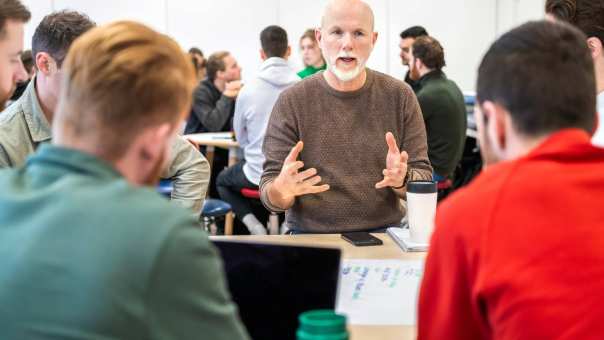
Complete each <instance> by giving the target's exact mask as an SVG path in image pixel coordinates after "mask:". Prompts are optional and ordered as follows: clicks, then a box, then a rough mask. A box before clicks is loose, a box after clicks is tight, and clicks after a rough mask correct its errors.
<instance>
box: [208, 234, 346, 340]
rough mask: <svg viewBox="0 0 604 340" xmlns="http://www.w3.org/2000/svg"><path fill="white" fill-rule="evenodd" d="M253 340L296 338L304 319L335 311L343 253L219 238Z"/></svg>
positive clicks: (233, 290)
mask: <svg viewBox="0 0 604 340" xmlns="http://www.w3.org/2000/svg"><path fill="white" fill-rule="evenodd" d="M213 243H214V245H215V246H216V247H217V248H218V250H219V252H220V254H221V256H222V260H223V263H224V269H225V273H226V277H227V282H228V286H229V290H230V292H231V296H232V298H233V300H234V301H235V303H236V304H237V305H238V306H239V315H240V317H241V320H242V321H243V323H244V325H245V326H246V328H247V330H248V332H249V334H250V336H251V337H252V339H263V340H270V339H278V340H287V339H292V340H295V339H296V330H297V329H298V316H299V315H300V314H301V313H302V312H305V311H308V310H313V309H334V310H335V307H336V296H337V289H338V276H339V271H340V250H339V249H334V248H314V247H301V246H291V245H275V244H263V243H248V242H233V241H220V240H214V241H213Z"/></svg>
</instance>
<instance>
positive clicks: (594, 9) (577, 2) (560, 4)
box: [545, 0, 604, 44]
mask: <svg viewBox="0 0 604 340" xmlns="http://www.w3.org/2000/svg"><path fill="white" fill-rule="evenodd" d="M545 11H546V12H547V13H549V14H551V15H553V16H554V17H555V18H556V19H558V20H562V21H566V22H568V23H570V24H572V25H574V26H576V27H578V28H579V29H580V30H581V31H583V33H585V34H586V35H587V37H596V38H598V39H600V41H601V42H602V43H603V44H604V1H602V0H547V1H546V2H545Z"/></svg>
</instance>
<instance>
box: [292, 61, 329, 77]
mask: <svg viewBox="0 0 604 340" xmlns="http://www.w3.org/2000/svg"><path fill="white" fill-rule="evenodd" d="M325 69H327V64H323V66H321V67H319V68H316V67H314V66H312V65H309V66H306V68H305V69H303V70H302V71H300V72H298V77H300V78H302V79H304V78H306V77H309V76H312V75H313V74H315V73H317V72H319V71H323V70H325Z"/></svg>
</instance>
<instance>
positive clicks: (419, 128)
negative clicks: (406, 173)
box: [400, 91, 432, 180]
mask: <svg viewBox="0 0 604 340" xmlns="http://www.w3.org/2000/svg"><path fill="white" fill-rule="evenodd" d="M405 100H406V104H405V107H404V110H405V113H404V124H405V125H404V126H405V134H404V137H403V140H402V145H401V146H400V149H401V151H403V150H404V151H407V154H408V155H409V160H408V162H407V164H408V167H409V169H411V171H410V172H411V179H412V180H432V166H431V165H430V160H429V159H428V141H427V136H426V126H425V124H424V118H423V116H422V111H421V109H420V106H419V103H418V102H417V97H416V96H415V95H414V94H413V93H412V92H411V91H409V95H407V96H406V99H405Z"/></svg>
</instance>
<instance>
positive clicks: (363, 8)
mask: <svg viewBox="0 0 604 340" xmlns="http://www.w3.org/2000/svg"><path fill="white" fill-rule="evenodd" d="M352 18H354V19H356V20H359V21H360V22H361V23H362V24H363V25H366V28H367V29H368V30H370V31H371V32H373V29H374V22H375V18H374V16H373V11H372V10H371V7H369V5H368V4H367V3H365V2H363V1H361V0H331V1H329V3H328V4H327V6H325V9H324V10H323V16H322V17H321V28H322V29H325V28H327V27H329V26H330V25H332V24H333V22H334V21H335V22H341V21H342V20H347V19H352Z"/></svg>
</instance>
